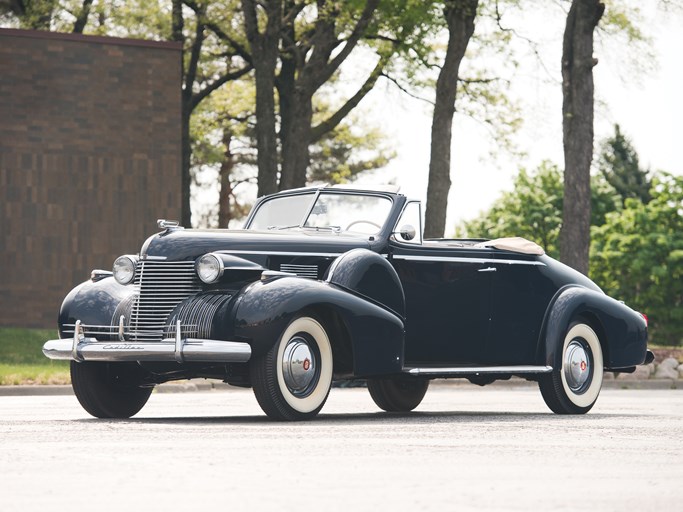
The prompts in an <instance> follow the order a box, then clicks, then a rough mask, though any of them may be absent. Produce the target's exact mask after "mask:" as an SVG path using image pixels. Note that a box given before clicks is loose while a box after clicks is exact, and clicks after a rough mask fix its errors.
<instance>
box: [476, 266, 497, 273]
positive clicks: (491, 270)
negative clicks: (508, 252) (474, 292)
mask: <svg viewBox="0 0 683 512" xmlns="http://www.w3.org/2000/svg"><path fill="white" fill-rule="evenodd" d="M496 270H498V269H497V268H496V267H486V268H480V269H479V270H477V272H495V271H496Z"/></svg>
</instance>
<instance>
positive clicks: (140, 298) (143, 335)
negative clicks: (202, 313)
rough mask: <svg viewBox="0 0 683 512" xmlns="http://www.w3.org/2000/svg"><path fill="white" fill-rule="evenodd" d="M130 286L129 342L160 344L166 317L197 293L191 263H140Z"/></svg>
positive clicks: (198, 286)
mask: <svg viewBox="0 0 683 512" xmlns="http://www.w3.org/2000/svg"><path fill="white" fill-rule="evenodd" d="M133 283H134V285H135V288H136V292H137V293H136V295H137V299H136V300H135V302H134V303H133V307H132V309H131V316H130V339H131V340H132V341H161V339H162V337H163V335H164V327H165V326H166V318H167V317H168V315H169V313H170V312H171V311H172V310H173V308H175V307H176V306H177V305H178V303H180V302H181V301H182V300H184V299H186V298H188V297H190V296H191V295H195V294H196V293H199V292H200V291H201V285H200V281H199V278H198V277H197V274H196V272H195V269H194V262H192V261H152V260H142V261H141V262H140V263H139V264H138V267H137V269H136V270H135V279H134V281H133Z"/></svg>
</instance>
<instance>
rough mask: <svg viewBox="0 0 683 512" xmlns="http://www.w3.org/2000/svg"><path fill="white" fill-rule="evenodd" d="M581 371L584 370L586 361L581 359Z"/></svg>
mask: <svg viewBox="0 0 683 512" xmlns="http://www.w3.org/2000/svg"><path fill="white" fill-rule="evenodd" d="M581 371H582V372H585V371H586V361H581Z"/></svg>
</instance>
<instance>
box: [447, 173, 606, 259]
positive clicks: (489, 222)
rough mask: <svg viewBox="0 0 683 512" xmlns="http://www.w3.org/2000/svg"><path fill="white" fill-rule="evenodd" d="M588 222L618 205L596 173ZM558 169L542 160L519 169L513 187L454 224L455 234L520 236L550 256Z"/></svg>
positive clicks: (556, 221) (557, 217)
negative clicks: (476, 213)
mask: <svg viewBox="0 0 683 512" xmlns="http://www.w3.org/2000/svg"><path fill="white" fill-rule="evenodd" d="M591 189H592V190H591V206H592V217H591V220H592V224H593V225H601V224H602V223H604V221H605V216H606V215H607V213H609V212H612V211H615V210H616V209H617V206H618V200H617V196H616V194H615V193H614V191H613V190H612V189H611V187H609V185H608V184H607V183H605V181H604V179H602V178H601V177H600V176H593V178H592V185H591ZM563 190H564V185H563V181H562V172H561V171H560V169H559V168H558V167H557V166H556V165H554V164H552V163H551V162H548V161H545V162H543V163H541V165H540V166H539V167H538V168H537V169H536V170H534V171H532V172H529V171H527V170H525V169H521V170H520V171H519V174H518V175H517V177H516V178H515V181H514V185H513V190H512V191H509V192H504V193H503V194H502V196H501V198H500V199H499V200H498V201H496V203H495V204H494V205H493V206H492V207H491V208H490V209H489V210H488V211H487V212H484V213H483V214H482V215H480V216H479V217H477V218H475V219H474V220H471V221H467V222H464V223H462V224H461V225H460V226H458V227H457V228H456V234H457V236H469V237H472V238H491V239H493V238H502V237H507V236H521V237H524V238H527V239H529V240H532V241H534V242H536V243H537V244H539V245H540V246H541V247H543V248H544V249H545V251H546V252H547V253H548V254H549V255H550V256H553V257H555V258H556V257H558V255H559V245H558V242H559V234H560V227H561V225H562V206H563Z"/></svg>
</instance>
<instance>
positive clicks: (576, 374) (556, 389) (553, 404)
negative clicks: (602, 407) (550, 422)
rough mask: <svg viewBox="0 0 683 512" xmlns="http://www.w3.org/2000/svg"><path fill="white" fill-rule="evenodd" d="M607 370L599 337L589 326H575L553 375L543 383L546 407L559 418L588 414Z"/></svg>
mask: <svg viewBox="0 0 683 512" xmlns="http://www.w3.org/2000/svg"><path fill="white" fill-rule="evenodd" d="M603 368H604V361H603V357H602V347H601V345H600V339H599V338H598V335H597V334H596V333H595V331H594V330H593V329H592V328H591V327H590V326H589V325H588V324H586V323H582V322H576V323H573V324H572V325H570V327H569V330H568V331H567V333H566V335H565V337H564V339H563V342H562V347H561V350H558V351H557V357H556V358H555V361H553V371H552V372H551V373H549V374H547V375H543V376H541V379H540V380H539V387H540V389H541V394H542V395H543V399H544V400H545V403H546V404H547V405H548V407H550V409H551V410H552V411H554V412H556V413H558V414H584V413H586V412H588V411H589V410H590V409H591V408H592V407H593V405H594V404H595V402H596V400H597V399H598V395H599V394H600V389H601V388H602V377H603Z"/></svg>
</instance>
